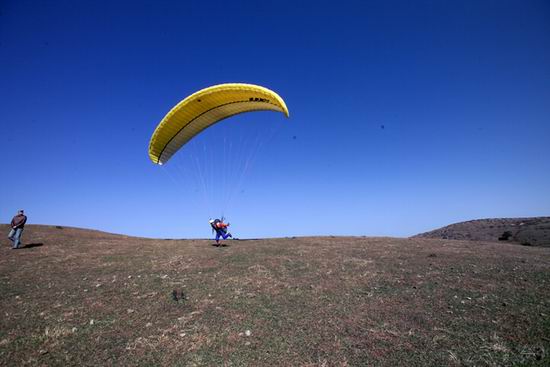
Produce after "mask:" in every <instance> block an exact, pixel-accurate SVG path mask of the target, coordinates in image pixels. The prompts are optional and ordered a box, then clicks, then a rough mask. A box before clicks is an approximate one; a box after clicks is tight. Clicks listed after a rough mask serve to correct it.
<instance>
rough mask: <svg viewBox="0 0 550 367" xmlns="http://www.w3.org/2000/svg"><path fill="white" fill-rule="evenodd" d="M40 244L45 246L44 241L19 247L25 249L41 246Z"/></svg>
mask: <svg viewBox="0 0 550 367" xmlns="http://www.w3.org/2000/svg"><path fill="white" fill-rule="evenodd" d="M40 246H44V244H43V243H42V242H37V243H28V244H26V245H24V246H21V247H20V248H19V249H20V250H23V249H27V248H33V247H40Z"/></svg>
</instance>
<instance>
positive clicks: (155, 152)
mask: <svg viewBox="0 0 550 367" xmlns="http://www.w3.org/2000/svg"><path fill="white" fill-rule="evenodd" d="M262 110H270V111H277V112H283V113H284V114H285V115H286V117H288V116H289V114H288V108H287V107H286V104H285V102H284V101H283V99H282V98H281V97H279V95H278V94H277V93H275V92H273V91H271V90H269V89H267V88H264V87H261V86H258V85H253V84H241V83H229V84H219V85H215V86H212V87H209V88H205V89H202V90H200V91H198V92H196V93H193V94H192V95H190V96H189V97H187V98H185V99H184V100H183V101H181V102H180V103H178V104H177V105H176V106H175V107H174V108H172V110H170V112H168V114H167V115H166V116H165V117H164V118H163V119H162V121H161V122H160V124H159V125H158V126H157V128H156V129H155V132H154V133H153V136H152V137H151V141H150V143H149V158H151V160H152V161H153V163H157V164H164V163H166V162H167V161H168V160H169V159H170V157H172V155H174V153H176V152H177V151H178V150H179V149H180V148H181V147H182V146H183V145H185V144H186V143H187V142H188V141H189V140H191V139H192V138H193V137H194V136H195V135H197V134H199V133H200V132H201V131H203V130H204V129H206V128H207V127H209V126H211V125H214V124H215V123H217V122H218V121H221V120H223V119H225V118H228V117H230V116H233V115H236V114H239V113H243V112H249V111H262Z"/></svg>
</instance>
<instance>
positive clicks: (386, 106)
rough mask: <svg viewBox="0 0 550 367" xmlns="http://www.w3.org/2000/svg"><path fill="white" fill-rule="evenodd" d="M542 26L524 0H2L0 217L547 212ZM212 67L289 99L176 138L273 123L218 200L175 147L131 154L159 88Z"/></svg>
mask: <svg viewBox="0 0 550 367" xmlns="http://www.w3.org/2000/svg"><path fill="white" fill-rule="evenodd" d="M549 46H550V3H549V2H548V1H542V0H541V1H529V0H527V1H526V0H523V1H485V0H481V1H480V0H476V1H340V2H334V1H300V2H297V1H277V2H270V1H263V2H258V1H251V2H242V1H233V2H226V1H209V2H204V1H173V2H171V1H132V2H124V1H104V2H103V1H76V2H75V1H21V0H18V1H11V0H4V1H2V2H0V81H1V82H0V123H1V124H2V131H3V132H4V137H3V139H2V144H0V152H1V153H2V157H3V158H4V167H3V169H2V172H3V173H2V180H0V218H3V219H1V220H0V221H1V222H8V221H9V220H10V219H11V217H12V215H13V214H14V213H15V211H16V210H17V209H20V208H24V209H26V211H27V213H28V215H29V222H30V223H41V224H55V225H67V226H77V227H85V228H94V229H100V230H105V231H110V232H117V233H125V234H129V235H139V236H148V237H160V238H164V237H177V238H189V237H207V236H209V235H210V231H209V229H208V225H207V223H206V221H207V220H208V218H209V217H210V216H213V215H216V214H212V211H213V210H214V211H216V210H217V209H216V206H217V205H218V203H220V202H221V201H224V203H223V206H224V207H226V206H227V207H226V208H224V214H226V216H227V217H228V219H229V221H230V222H232V226H233V231H234V233H235V234H236V235H237V236H240V237H266V236H270V237H280V236H293V235H384V236H386V235H387V236H409V235H412V234H415V233H418V232H422V231H426V230H430V229H433V228H437V227H440V226H443V225H447V224H450V223H453V222H457V221H463V220H470V219H476V218H484V217H518V216H539V215H549V214H550V159H549V157H550V143H549V141H550V119H549V117H550V102H549V101H550V47H549ZM225 82H246V83H254V84H260V85H264V86H266V87H268V88H270V89H273V90H275V91H276V92H277V93H279V94H280V95H281V96H282V97H283V98H284V99H285V101H286V103H287V105H288V107H289V110H290V119H288V120H287V119H285V118H284V117H283V116H282V115H280V114H276V113H272V112H258V113H253V114H249V115H247V116H245V115H243V116H239V117H237V118H235V120H234V121H224V122H223V123H221V124H220V125H218V126H215V127H214V128H213V129H212V131H210V132H209V133H208V134H206V132H205V135H204V136H201V137H200V139H199V138H197V139H196V141H194V142H193V144H195V147H194V148H193V147H192V146H191V148H190V149H191V150H190V151H191V152H192V149H196V151H197V152H198V151H200V149H211V150H210V152H214V153H210V154H215V153H216V154H217V153H220V154H221V152H222V151H223V144H225V142H226V140H223V144H222V139H228V140H231V139H237V138H236V136H237V135H238V134H240V135H239V136H240V137H243V136H244V137H246V136H247V134H250V132H251V131H252V130H255V129H257V130H258V131H260V132H261V131H263V130H262V129H266V130H265V131H270V132H271V131H274V132H275V134H274V136H273V137H272V138H270V139H268V140H266V141H265V144H264V145H263V147H262V149H261V150H260V151H259V152H258V153H256V154H255V155H254V165H253V166H252V168H251V169H250V170H248V171H247V172H246V175H245V180H244V181H243V182H242V183H239V184H238V188H237V190H236V194H235V195H233V200H231V203H228V202H226V199H224V198H221V197H217V196H216V197H211V195H210V193H209V192H208V193H206V194H207V195H205V190H203V192H202V193H201V192H200V191H201V189H200V187H198V186H196V185H193V184H192V183H191V182H192V180H191V176H192V175H193V174H196V172H195V173H193V171H192V170H191V169H190V170H189V172H187V173H185V174H183V175H180V174H178V172H179V171H178V170H181V169H183V170H186V169H187V168H189V167H187V166H186V159H188V157H189V155H187V156H186V155H185V154H184V152H183V151H180V153H181V154H180V155H181V157H177V158H178V159H180V162H179V163H178V164H179V165H180V166H179V167H178V166H177V165H176V164H174V165H173V167H168V166H169V165H167V167H162V168H161V167H158V166H155V165H153V164H152V163H151V162H150V161H149V159H148V156H147V146H148V142H149V139H150V137H151V134H152V132H153V130H154V128H155V126H156V125H157V124H158V122H159V121H160V120H161V119H162V117H163V116H164V115H165V114H166V113H167V112H168V111H169V110H170V108H171V107H172V106H173V105H175V104H176V103H177V102H179V101H180V100H181V99H183V98H184V97H186V96H187V95H189V94H191V93H193V92H195V91H196V90H198V89H201V88H204V87H208V86H210V85H214V84H218V83H225ZM226 123H227V124H226ZM224 124H226V125H224ZM222 125H224V126H222ZM251 125H254V126H251ZM248 126H251V127H250V131H249V130H248ZM234 135H235V136H234ZM270 136H271V135H270ZM239 139H240V138H239ZM236 141H237V140H236ZM221 155H223V154H221ZM224 158H225V157H224ZM237 158H238V157H237ZM237 158H235V159H237ZM222 161H223V159H222ZM232 162H233V161H232ZM224 164H226V163H224ZM218 168H219V170H218V172H217V173H212V172H211V173H210V179H211V180H212V182H216V183H217V182H218V180H219V182H220V183H219V185H220V186H222V187H221V188H220V190H221V191H224V190H225V189H226V188H224V187H223V185H224V182H226V181H227V179H226V178H224V177H222V173H223V172H225V171H224V170H227V166H223V167H218ZM171 170H172V171H171ZM186 175H187V176H186ZM228 180H229V181H231V180H232V178H229V179H228ZM233 180H234V179H233ZM233 182H234V181H233ZM226 191H227V190H226ZM201 195H202V197H203V198H204V197H205V196H206V197H207V198H208V199H207V200H206V201H205V200H204V199H199V197H201ZM205 202H208V205H206V204H205ZM212 208H214V209H212Z"/></svg>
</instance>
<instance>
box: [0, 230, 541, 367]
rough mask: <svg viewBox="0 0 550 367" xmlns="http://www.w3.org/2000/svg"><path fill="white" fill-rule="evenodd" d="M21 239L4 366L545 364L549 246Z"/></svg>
mask: <svg viewBox="0 0 550 367" xmlns="http://www.w3.org/2000/svg"><path fill="white" fill-rule="evenodd" d="M0 230H4V231H6V230H7V227H6V226H3V227H2V228H0ZM23 239H24V241H23V242H24V244H25V245H26V246H25V247H24V248H23V249H21V250H11V249H10V248H9V243H8V241H7V239H5V237H4V238H2V239H0V244H1V246H0V294H1V297H0V308H1V310H2V317H1V318H0V365H1V366H28V365H30V366H44V365H47V366H92V365H93V366H98V365H99V366H223V365H227V366H371V365H372V366H398V365H405V364H406V365H407V366H511V365H530V366H548V365H550V355H549V351H550V339H549V338H548V336H549V335H550V316H549V315H550V301H549V300H550V249H548V248H541V247H526V246H517V245H512V244H507V243H494V242H484V241H452V240H441V239H424V238H414V239H396V238H366V237H322V238H319V237H304V238H280V239H264V240H247V241H228V242H226V243H227V246H226V247H215V246H213V245H212V244H213V241H209V240H153V239H145V238H132V237H125V236H117V235H112V234H106V233H101V232H97V231H87V230H79V229H75V228H62V229H61V228H57V227H55V226H53V227H45V226H32V225H31V226H28V228H26V229H25V233H24V238H23ZM174 293H175V294H174ZM174 296H175V299H174Z"/></svg>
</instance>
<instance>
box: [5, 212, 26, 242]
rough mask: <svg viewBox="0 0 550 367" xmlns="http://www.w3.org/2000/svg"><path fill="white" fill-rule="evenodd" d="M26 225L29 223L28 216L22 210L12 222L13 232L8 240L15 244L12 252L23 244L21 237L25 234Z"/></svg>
mask: <svg viewBox="0 0 550 367" xmlns="http://www.w3.org/2000/svg"><path fill="white" fill-rule="evenodd" d="M25 223H27V216H26V215H25V213H24V211H23V210H20V211H18V212H17V214H16V215H15V217H13V219H12V220H11V231H10V234H9V235H8V238H9V239H10V240H11V241H12V242H13V246H12V247H11V248H12V250H15V249H18V248H19V245H20V244H21V235H22V234H23V229H24V228H25Z"/></svg>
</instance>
